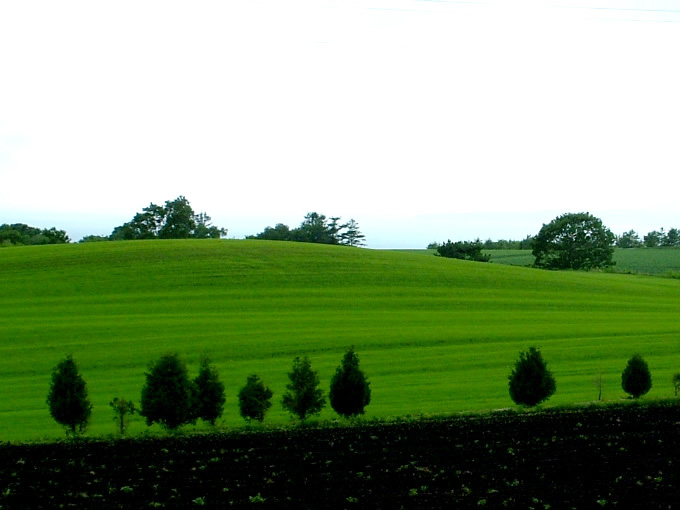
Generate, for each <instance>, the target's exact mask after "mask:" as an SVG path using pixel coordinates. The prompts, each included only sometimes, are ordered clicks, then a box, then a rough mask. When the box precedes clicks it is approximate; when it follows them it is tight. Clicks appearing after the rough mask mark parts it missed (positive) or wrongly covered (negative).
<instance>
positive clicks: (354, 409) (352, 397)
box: [328, 347, 371, 416]
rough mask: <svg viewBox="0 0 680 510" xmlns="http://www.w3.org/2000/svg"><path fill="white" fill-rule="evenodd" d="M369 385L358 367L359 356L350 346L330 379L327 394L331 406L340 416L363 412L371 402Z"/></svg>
mask: <svg viewBox="0 0 680 510" xmlns="http://www.w3.org/2000/svg"><path fill="white" fill-rule="evenodd" d="M369 386H370V383H369V382H368V381H367V380H366V376H365V375H364V373H363V372H362V371H361V369H360V368H359V357H358V356H357V355H356V353H355V352H354V347H350V349H349V350H348V351H347V353H346V354H345V357H344V358H343V359H342V363H341V365H340V366H339V367H338V369H337V370H336V372H335V375H334V376H333V378H332V379H331V388H330V392H329V394H328V399H329V400H330V403H331V407H332V408H333V410H334V411H335V412H336V413H338V414H340V415H342V416H356V415H357V414H364V408H365V407H366V406H367V405H368V404H369V403H370V402H371V388H370V387H369Z"/></svg>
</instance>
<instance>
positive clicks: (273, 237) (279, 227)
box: [247, 223, 293, 241]
mask: <svg viewBox="0 0 680 510" xmlns="http://www.w3.org/2000/svg"><path fill="white" fill-rule="evenodd" d="M247 239H264V240H267V241H292V240H293V237H292V235H291V231H290V228H289V227H288V225H284V224H283V223H277V224H276V226H275V227H266V228H265V229H264V231H263V232H260V233H259V234H255V235H252V236H247Z"/></svg>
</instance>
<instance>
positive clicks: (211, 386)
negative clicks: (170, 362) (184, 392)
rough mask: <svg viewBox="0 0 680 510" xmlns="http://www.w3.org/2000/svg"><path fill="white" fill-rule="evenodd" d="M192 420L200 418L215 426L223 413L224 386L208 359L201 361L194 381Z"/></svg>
mask: <svg viewBox="0 0 680 510" xmlns="http://www.w3.org/2000/svg"><path fill="white" fill-rule="evenodd" d="M193 389H194V398H193V403H192V405H193V408H192V409H193V410H192V413H193V418H200V419H201V420H203V421H207V422H208V423H210V425H215V422H216V421H217V419H218V418H219V417H220V416H222V413H223V411H224V403H225V401H226V398H225V396H224V384H223V383H222V381H220V377H219V374H218V373H217V369H215V367H213V366H212V365H211V364H210V360H209V359H208V358H203V359H202V360H201V366H200V368H199V370H198V376H196V379H194V388H193Z"/></svg>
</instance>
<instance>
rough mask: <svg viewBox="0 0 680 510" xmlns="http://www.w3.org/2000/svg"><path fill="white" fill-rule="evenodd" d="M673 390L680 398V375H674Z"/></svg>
mask: <svg viewBox="0 0 680 510" xmlns="http://www.w3.org/2000/svg"><path fill="white" fill-rule="evenodd" d="M673 389H674V390H675V396H676V397H677V396H678V391H680V373H676V374H673Z"/></svg>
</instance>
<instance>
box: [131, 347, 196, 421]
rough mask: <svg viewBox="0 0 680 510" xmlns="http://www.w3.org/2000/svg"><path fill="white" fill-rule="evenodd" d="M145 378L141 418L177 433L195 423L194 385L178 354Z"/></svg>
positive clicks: (153, 366) (158, 364) (163, 358)
mask: <svg viewBox="0 0 680 510" xmlns="http://www.w3.org/2000/svg"><path fill="white" fill-rule="evenodd" d="M145 375H146V384H145V385H144V387H143V388H142V398H141V409H140V410H139V414H141V415H142V416H144V418H145V420H146V424H147V425H149V426H151V425H152V424H154V423H159V424H161V425H162V426H163V427H164V428H166V429H176V428H178V427H180V426H182V425H185V424H187V423H190V422H191V421H194V418H193V416H192V414H193V413H192V400H193V393H194V389H193V383H192V382H191V381H190V380H189V376H188V375H187V367H186V365H185V364H184V362H182V361H181V360H180V359H179V357H178V356H177V354H168V355H165V356H161V358H160V359H159V360H158V361H156V362H155V363H152V364H151V365H150V367H149V371H148V372H147V373H146V374H145Z"/></svg>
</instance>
